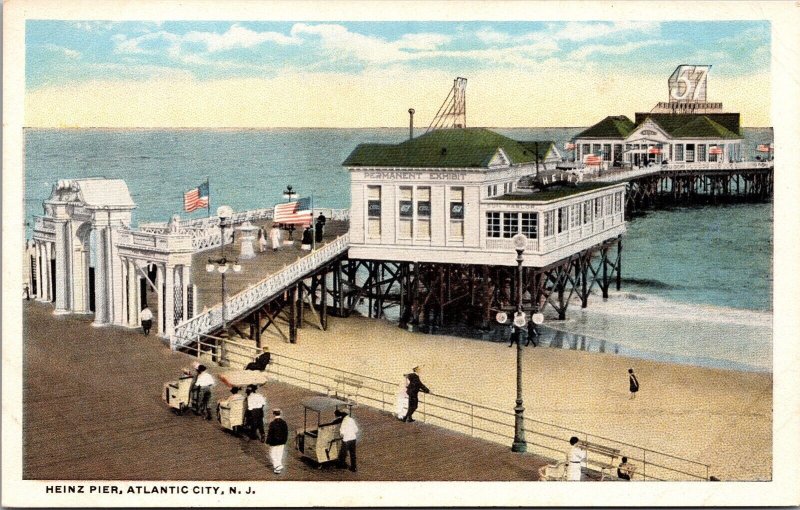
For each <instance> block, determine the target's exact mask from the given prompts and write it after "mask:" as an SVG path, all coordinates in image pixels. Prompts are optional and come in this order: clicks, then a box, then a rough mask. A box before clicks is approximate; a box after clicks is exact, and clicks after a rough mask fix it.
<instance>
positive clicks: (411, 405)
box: [403, 367, 431, 422]
mask: <svg viewBox="0 0 800 510" xmlns="http://www.w3.org/2000/svg"><path fill="white" fill-rule="evenodd" d="M420 370H421V369H420V367H414V371H413V372H411V373H410V374H408V375H407V376H406V378H407V379H408V386H406V393H408V412H407V413H406V415H405V417H404V418H403V421H407V422H413V421H414V418H412V416H413V414H414V411H416V410H417V406H418V405H419V392H420V391H421V392H423V393H430V392H431V390H429V389H428V387H427V386H425V385H424V384H422V381H420V379H419V372H420Z"/></svg>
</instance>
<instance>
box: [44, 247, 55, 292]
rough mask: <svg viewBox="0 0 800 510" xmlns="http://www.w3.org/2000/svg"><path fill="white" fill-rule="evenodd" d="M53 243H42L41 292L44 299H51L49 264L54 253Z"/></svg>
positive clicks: (51, 271) (51, 282)
mask: <svg viewBox="0 0 800 510" xmlns="http://www.w3.org/2000/svg"><path fill="white" fill-rule="evenodd" d="M55 248H56V245H55V243H49V242H46V243H44V244H43V245H42V279H43V287H42V289H43V294H42V299H43V300H44V301H52V300H53V292H55V289H54V288H53V270H52V268H51V266H50V261H51V260H52V259H53V254H54V253H55Z"/></svg>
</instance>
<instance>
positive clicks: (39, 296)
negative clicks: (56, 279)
mask: <svg viewBox="0 0 800 510" xmlns="http://www.w3.org/2000/svg"><path fill="white" fill-rule="evenodd" d="M33 249H34V253H35V254H36V301H44V288H43V287H42V282H43V280H42V260H43V259H44V257H43V256H42V252H43V251H44V249H43V246H42V243H40V242H39V241H36V240H34V242H33Z"/></svg>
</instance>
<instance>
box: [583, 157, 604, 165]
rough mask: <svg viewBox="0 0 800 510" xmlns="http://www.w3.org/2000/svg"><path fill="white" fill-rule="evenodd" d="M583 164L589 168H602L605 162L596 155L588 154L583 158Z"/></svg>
mask: <svg viewBox="0 0 800 510" xmlns="http://www.w3.org/2000/svg"><path fill="white" fill-rule="evenodd" d="M583 162H584V163H585V164H587V165H589V166H600V164H601V163H602V162H603V160H602V159H601V158H600V156H598V155H596V154H587V155H586V156H585V157H584V158H583Z"/></svg>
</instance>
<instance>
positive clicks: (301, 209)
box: [272, 197, 311, 226]
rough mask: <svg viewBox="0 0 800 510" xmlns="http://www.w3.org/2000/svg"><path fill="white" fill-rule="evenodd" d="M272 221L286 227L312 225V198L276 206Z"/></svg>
mask: <svg viewBox="0 0 800 510" xmlns="http://www.w3.org/2000/svg"><path fill="white" fill-rule="evenodd" d="M272 221H273V222H274V223H283V224H286V225H303V226H308V225H311V198H309V197H306V198H301V199H300V200H297V201H296V202H287V203H285V204H278V205H276V206H275V211H274V215H273V220H272Z"/></svg>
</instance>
